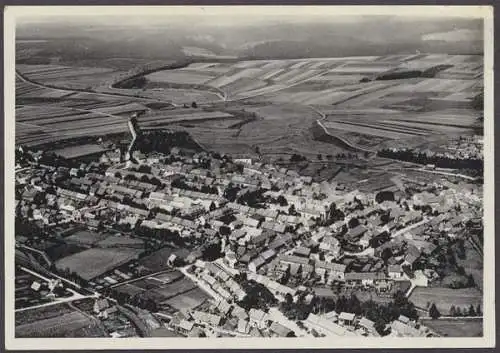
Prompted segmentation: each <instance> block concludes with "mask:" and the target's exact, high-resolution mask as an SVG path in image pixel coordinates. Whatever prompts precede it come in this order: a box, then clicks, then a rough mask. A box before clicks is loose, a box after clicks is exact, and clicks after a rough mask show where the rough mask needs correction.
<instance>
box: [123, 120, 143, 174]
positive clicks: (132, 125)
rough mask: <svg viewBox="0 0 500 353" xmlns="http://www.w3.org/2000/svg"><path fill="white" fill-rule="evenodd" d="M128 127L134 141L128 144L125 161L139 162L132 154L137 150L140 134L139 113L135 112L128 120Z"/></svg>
mask: <svg viewBox="0 0 500 353" xmlns="http://www.w3.org/2000/svg"><path fill="white" fill-rule="evenodd" d="M128 129H129V130H130V134H131V135H132V141H130V144H129V145H128V150H127V153H126V154H125V162H127V164H128V163H137V161H136V160H135V159H134V157H133V156H132V154H133V153H134V150H135V147H136V146H135V145H136V141H137V136H138V135H139V134H140V129H139V125H138V124H137V113H134V114H133V115H132V116H131V117H130V119H129V120H128Z"/></svg>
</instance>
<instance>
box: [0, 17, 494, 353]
mask: <svg viewBox="0 0 500 353" xmlns="http://www.w3.org/2000/svg"><path fill="white" fill-rule="evenodd" d="M484 44H485V43H484V20H483V19H482V18H473V17H470V18H467V17H463V16H462V17H450V16H443V17H439V16H433V17H423V16H421V17H419V16H397V15H362V16H361V15H359V16H358V15H349V16H331V15H329V12H326V11H325V13H324V14H323V15H321V14H319V15H318V14H316V15H315V16H312V15H311V16H308V15H307V14H306V13H305V12H304V13H301V11H300V8H298V9H297V11H295V12H293V11H283V12H282V13H280V11H279V10H276V11H274V12H272V15H271V14H269V15H268V16H264V15H262V14H261V15H257V12H255V13H254V12H252V11H249V12H248V13H246V14H245V13H244V12H243V13H241V12H237V11H235V13H232V12H231V11H221V12H217V11H212V10H210V9H208V8H206V9H200V8H198V10H197V11H195V10H194V9H193V11H192V12H190V11H185V13H180V14H178V15H175V16H174V15H168V11H167V12H166V13H165V14H163V15H157V16H152V15H149V16H147V17H143V16H133V15H124V16H121V15H97V14H96V15H95V16H83V15H82V16H78V15H75V14H73V15H71V16H62V15H61V16H56V15H54V16H37V15H36V14H31V15H30V16H24V17H20V18H18V19H17V20H16V33H15V205H14V207H15V227H14V228H15V230H14V233H15V244H13V247H15V249H14V248H13V249H11V251H13V252H15V263H14V264H12V266H14V267H15V271H14V275H15V280H14V282H15V288H9V289H8V290H10V291H15V303H13V305H14V306H15V308H14V311H15V330H14V331H15V338H90V337H95V338H98V337H100V338H106V337H107V338H116V339H118V340H119V339H121V338H140V339H143V338H150V337H164V338H200V337H205V338H207V339H209V338H228V337H231V338H233V339H235V341H237V339H242V338H266V339H267V338H269V339H271V338H282V337H290V340H294V339H298V338H308V339H311V340H314V339H321V338H331V339H336V338H340V337H350V338H352V339H355V340H357V341H356V342H359V345H360V347H362V345H363V340H367V339H369V338H373V337H377V338H383V339H387V340H390V339H392V338H397V337H399V338H400V337H409V338H428V339H434V338H440V337H456V338H466V337H467V338H473V337H484V321H485V320H483V309H484V306H485V304H484V295H483V284H484V285H485V286H486V284H485V281H483V275H484V265H483V262H484V253H483V251H484V248H485V247H484V246H483V244H484V241H485V239H484V237H483V233H484V231H483V227H484V224H483V223H484V219H483V214H484V206H483V204H484V196H483V187H484V179H485V178H484V175H485V174H484V169H485V167H484V166H485V157H484V146H485V133H484V130H485V129H484V128H483V124H484V123H485V120H484V115H485V114H484V103H483V100H484V95H485V94H484V91H485V84H484V82H485V68H484V66H485V64H484V55H485V53H484ZM487 251H488V250H487ZM13 257H14V256H13ZM489 266H491V265H489ZM488 314H491V313H486V315H488Z"/></svg>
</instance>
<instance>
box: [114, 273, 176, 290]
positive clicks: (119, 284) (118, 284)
mask: <svg viewBox="0 0 500 353" xmlns="http://www.w3.org/2000/svg"><path fill="white" fill-rule="evenodd" d="M172 271H173V269H168V270H162V271H158V272H155V273H151V274H149V275H144V276H141V277H136V278H132V279H129V280H126V281H123V282H119V283H116V284H113V285H112V286H109V288H115V287H119V286H122V285H124V284H127V283H131V282H135V281H139V280H141V279H144V278H148V277H153V276H156V275H161V274H162V273H167V272H172Z"/></svg>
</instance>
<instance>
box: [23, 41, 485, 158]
mask: <svg viewBox="0 0 500 353" xmlns="http://www.w3.org/2000/svg"><path fill="white" fill-rule="evenodd" d="M191 49H192V50H195V52H196V48H191ZM191 49H189V48H187V50H191ZM205 54H207V53H205ZM205 54H203V55H205ZM200 55H201V54H200ZM205 56H206V55H205ZM117 60H118V61H120V60H119V59H117ZM210 60H211V59H210ZM482 61H483V59H482V57H481V56H474V55H445V54H405V55H387V56H380V57H376V56H366V57H342V58H317V59H312V58H311V59H293V60H246V61H239V62H217V59H216V58H214V59H213V61H212V62H199V63H193V64H190V65H188V66H186V67H182V68H179V69H171V70H161V71H157V72H153V73H150V74H147V75H146V76H145V78H146V80H147V82H146V85H145V87H144V89H142V88H141V89H118V88H111V87H110V85H107V84H102V83H103V82H108V81H109V82H112V81H113V79H115V78H116V77H117V76H116V75H123V74H124V72H126V71H125V70H124V69H122V68H119V67H118V66H116V67H114V68H110V67H111V66H112V65H108V64H105V63H103V66H100V65H98V64H96V66H97V67H91V65H90V64H87V66H89V67H78V68H77V67H67V66H61V65H18V66H19V67H18V70H19V71H20V72H22V74H23V75H24V76H26V77H27V78H29V79H32V80H34V81H36V82H40V83H43V82H51V83H52V85H54V86H57V85H58V84H61V85H62V86H57V87H60V88H66V90H61V89H50V88H46V87H43V86H40V85H34V84H31V83H29V82H25V81H23V80H22V79H21V78H17V81H16V86H17V87H16V89H17V91H16V98H17V100H18V106H17V109H16V116H17V120H16V141H17V143H22V144H26V145H39V144H42V143H50V142H57V141H60V140H63V139H69V138H74V137H81V136H88V135H92V136H102V135H106V134H110V133H117V132H126V131H127V129H128V128H127V125H126V118H127V117H128V116H130V115H131V114H132V113H134V112H139V111H146V114H144V115H142V116H141V117H140V118H139V121H140V124H141V126H142V127H144V128H151V129H156V128H162V127H164V126H167V127H169V128H172V129H183V130H187V131H189V132H190V133H192V134H193V136H194V137H195V138H196V139H197V140H198V141H200V143H202V144H206V145H209V146H211V148H213V149H214V150H217V151H223V152H233V153H241V154H248V153H251V152H252V151H253V150H254V145H255V144H260V145H261V151H263V152H264V153H269V154H272V153H274V155H279V154H282V155H286V154H288V153H297V151H299V150H301V151H303V152H304V153H306V152H307V154H309V151H312V150H313V149H314V148H322V149H324V148H328V149H329V151H328V152H329V153H334V152H335V151H336V150H338V149H339V148H342V147H339V146H334V145H333V144H331V143H323V142H319V141H314V137H313V136H312V135H311V134H310V133H309V132H308V130H309V129H310V127H311V125H312V123H313V122H314V121H315V120H316V119H322V118H323V116H321V114H318V113H314V112H313V111H312V109H310V106H313V107H314V108H316V109H318V110H319V111H322V112H323V113H324V114H325V115H326V119H324V121H323V122H324V125H325V126H327V128H328V129H329V132H331V133H332V134H334V135H341V136H342V137H343V138H344V139H345V140H347V141H351V140H352V141H356V140H358V139H360V138H364V139H369V138H374V140H377V141H378V140H380V139H383V138H385V139H392V140H404V141H409V140H411V139H414V138H418V137H422V136H425V137H426V138H429V137H430V136H434V135H436V134H442V135H455V134H468V133H471V132H473V131H475V130H474V129H475V126H476V125H477V121H476V120H477V115H478V114H479V113H480V112H478V111H474V110H472V107H471V104H472V103H471V102H472V99H473V98H474V97H475V95H476V94H478V93H479V92H481V91H482V89H483V87H482V70H483V63H482ZM117 64H120V63H117ZM142 64H145V63H139V62H137V65H138V66H139V65H142ZM440 65H448V66H447V67H443V68H442V70H441V71H439V70H437V71H439V72H437V73H436V75H435V76H434V77H412V78H397V79H389V80H376V79H375V78H376V77H378V76H379V75H381V74H384V73H388V72H396V71H397V72H403V71H405V70H406V71H407V70H429V69H433V68H436V67H437V66H440ZM123 66H124V67H125V66H130V60H125V59H124V62H123ZM159 67H160V66H159ZM129 69H130V68H128V69H127V70H129ZM125 76H126V75H125ZM120 77H121V76H120ZM57 80H59V81H60V82H59V83H58V82H57ZM62 81H67V82H66V84H71V85H78V87H80V88H81V87H84V86H85V87H94V89H95V90H96V92H90V91H88V92H84V91H72V90H71V89H70V88H68V87H67V86H65V83H64V82H62ZM56 84H57V85H56ZM74 87H76V86H74ZM82 89H85V88H82ZM223 101H225V102H224V104H225V105H228V104H229V105H232V104H235V103H236V104H240V108H241V109H245V110H250V111H254V112H257V116H258V118H257V120H256V121H249V122H247V123H246V124H243V122H242V121H241V117H238V116H235V115H233V114H231V113H228V112H224V111H210V112H208V111H202V109H198V110H191V109H185V108H180V107H181V106H183V105H187V106H190V105H191V103H192V102H196V103H197V104H198V105H200V104H204V105H208V106H214V105H216V104H218V103H222V102H223ZM237 102H239V103H237ZM290 102H293V105H294V110H295V111H296V112H300V113H298V114H295V113H291V112H290V111H288V109H287V108H285V107H286V106H287V105H289V104H290ZM21 103H22V104H21ZM149 104H167V105H168V104H171V105H172V106H177V107H176V108H179V109H164V110H159V111H152V109H150V108H148V105H149ZM155 109H156V108H155ZM217 109H220V110H224V109H223V108H217ZM272 110H275V112H272V113H271V111H272ZM338 112H343V113H338ZM361 120H363V121H361ZM240 123H241V124H240ZM354 143H355V142H354ZM370 146H371V147H370V149H376V148H377V147H378V145H377V144H375V145H373V146H372V145H370ZM316 153H318V151H316ZM313 154H314V151H313Z"/></svg>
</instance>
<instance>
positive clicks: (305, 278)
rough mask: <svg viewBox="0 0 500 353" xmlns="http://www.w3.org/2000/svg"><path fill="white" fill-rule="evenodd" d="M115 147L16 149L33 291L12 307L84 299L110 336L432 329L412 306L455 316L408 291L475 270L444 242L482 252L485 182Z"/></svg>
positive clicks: (468, 281) (471, 282) (452, 284)
mask: <svg viewBox="0 0 500 353" xmlns="http://www.w3.org/2000/svg"><path fill="white" fill-rule="evenodd" d="M122 153H123V152H121V151H120V149H112V148H110V149H108V151H107V152H104V153H102V155H100V157H99V158H97V159H94V160H92V161H89V160H84V159H82V160H78V159H73V160H71V163H69V162H68V166H67V167H64V166H61V165H60V164H57V163H54V164H52V165H51V164H50V158H48V157H47V156H45V155H44V153H42V152H39V151H31V150H30V151H24V150H22V148H19V150H18V151H17V152H16V157H17V158H16V163H17V165H16V259H17V256H18V253H19V257H23V258H24V262H23V267H22V269H20V270H19V271H20V272H23V271H24V272H23V273H24V275H26V271H30V272H33V273H35V277H33V278H34V279H32V282H31V283H28V284H29V285H30V288H29V290H31V292H32V293H33V294H32V296H33V297H36V298H39V299H35V300H32V301H31V302H30V301H29V300H28V303H26V301H27V299H26V297H24V299H23V300H24V302H23V306H22V308H21V309H19V310H22V311H23V312H25V311H26V310H27V309H29V307H30V305H33V306H34V307H39V306H43V307H44V308H46V306H47V305H49V306H50V303H51V301H52V302H53V303H54V304H58V303H59V304H60V302H70V303H73V302H72V301H73V300H75V301H76V303H80V302H83V304H81V306H82V307H83V309H82V308H80V310H83V311H84V312H85V313H87V315H90V316H91V317H93V320H98V321H99V322H102V323H104V326H105V327H106V329H103V333H102V335H107V336H113V337H130V336H189V337H220V336H230V337H234V336H238V337H246V336H248V337H276V336H278V337H295V336H297V337H302V336H316V337H324V336H387V335H391V336H405V337H409V336H411V337H418V336H422V337H427V336H439V335H440V334H439V333H437V332H435V331H434V330H433V329H432V328H430V327H428V326H427V325H425V324H424V323H423V321H422V320H421V318H425V319H437V318H439V317H440V316H453V315H451V314H449V313H448V312H443V309H442V307H443V305H442V304H440V303H438V302H437V300H436V303H434V302H433V301H432V302H430V301H427V303H424V304H421V303H420V302H421V300H420V302H415V303H414V302H413V296H412V295H413V292H414V291H415V290H418V289H421V288H424V289H432V288H433V286H437V287H440V288H438V289H439V290H440V289H442V288H441V287H442V286H443V283H444V282H446V283H447V284H446V286H447V287H449V288H465V289H467V290H468V289H470V288H475V287H476V286H477V285H481V284H480V283H477V284H476V283H475V282H479V281H478V280H477V278H476V279H475V278H474V277H473V276H472V274H471V273H467V271H466V270H464V268H463V266H460V265H459V264H457V262H456V260H455V254H450V250H449V249H451V248H452V247H453V248H457V249H458V250H457V252H459V251H462V252H465V250H464V244H467V247H466V248H467V249H468V248H469V245H470V246H471V247H473V248H474V249H478V251H482V249H481V241H482V201H481V200H482V187H481V185H478V184H473V183H465V182H462V181H460V182H457V181H456V180H455V181H454V182H451V181H448V180H446V179H445V178H444V177H440V178H438V177H436V178H434V180H435V181H434V182H421V181H418V180H412V179H411V178H406V179H404V182H402V183H398V184H394V186H392V187H389V188H385V189H382V190H377V191H373V192H366V191H364V192H361V191H359V190H357V189H353V190H349V189H346V188H345V186H344V185H341V184H340V183H336V182H335V181H323V182H316V181H314V180H313V178H311V177H305V176H301V175H300V174H298V173H297V172H295V171H292V170H287V169H285V168H280V167H276V166H274V165H270V164H265V163H262V162H260V161H255V160H251V159H232V158H231V157H229V156H226V155H222V156H221V155H219V154H217V153H211V152H210V153H209V152H205V151H201V152H189V151H188V152H187V151H185V150H184V149H182V148H178V147H173V148H171V150H170V152H169V153H168V154H162V153H157V152H153V153H147V154H146V153H141V152H139V151H133V153H132V156H131V157H133V158H131V159H130V160H127V161H126V162H125V161H124V160H123V155H122ZM460 249H461V250H460ZM458 256H459V257H460V256H461V255H460V254H458ZM463 256H465V255H463ZM26 258H28V260H26ZM451 258H453V259H451ZM16 261H18V262H19V260H16ZM33 264H36V266H34V265H33ZM18 266H20V265H18ZM27 267H31V268H30V269H27ZM20 268H21V267H20ZM42 269H43V270H42ZM42 271H43V272H42ZM44 273H45V275H43V274H44ZM37 274H38V275H39V278H36V275H37ZM48 274H50V275H52V276H53V278H56V276H57V277H61V278H62V279H63V281H59V282H58V283H57V284H58V285H56V286H54V284H53V282H52V280H50V281H46V280H45V279H46V277H47V276H48ZM16 278H17V277H16ZM44 278H45V279H44ZM450 278H452V279H450ZM28 282H29V281H28ZM26 283H27V282H26V280H25V281H24V284H26ZM48 283H50V286H52V287H58V288H59V290H58V292H57V293H58V294H57V295H56V294H55V292H54V290H53V288H52V287H51V289H50V291H49V290H45V293H44V294H43V295H42V294H40V291H41V290H42V289H43V288H41V287H42V286H43V287H44V288H45V287H47V285H49V284H48ZM22 288H23V293H24V295H25V296H26V295H27V296H28V297H29V296H30V294H29V293H28V294H26V290H27V287H26V286H24V287H22ZM78 288H79V289H78ZM68 291H69V292H68ZM71 291H73V292H74V297H71V296H70V294H71ZM49 292H50V293H49ZM77 292H78V293H77ZM49 295H50V296H51V297H50V298H49V299H47V298H48V297H47V296H49ZM16 296H17V284H16ZM40 297H43V298H42V299H40ZM438 299H439V298H438ZM443 300H445V301H446V300H447V298H443ZM85 301H89V302H91V303H93V304H88V303H87V304H85ZM59 304H58V305H59ZM449 304H450V305H455V303H453V302H450V303H449ZM462 304H463V306H464V307H463V308H462V310H463V312H464V313H469V315H468V316H472V317H475V316H480V305H479V304H477V305H476V301H474V303H471V304H470V305H471V306H473V310H474V313H472V312H470V310H469V303H468V302H467V303H461V302H460V303H456V305H457V306H458V305H462ZM74 305H75V306H78V305H77V304H74ZM16 308H17V302H16ZM465 316H467V314H466V315H465ZM127 320H129V321H130V322H129V323H128V324H124V322H127ZM425 322H427V321H425Z"/></svg>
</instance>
